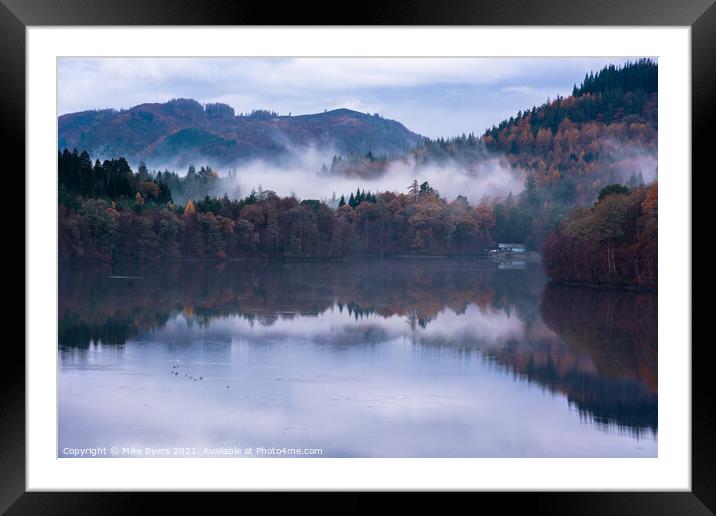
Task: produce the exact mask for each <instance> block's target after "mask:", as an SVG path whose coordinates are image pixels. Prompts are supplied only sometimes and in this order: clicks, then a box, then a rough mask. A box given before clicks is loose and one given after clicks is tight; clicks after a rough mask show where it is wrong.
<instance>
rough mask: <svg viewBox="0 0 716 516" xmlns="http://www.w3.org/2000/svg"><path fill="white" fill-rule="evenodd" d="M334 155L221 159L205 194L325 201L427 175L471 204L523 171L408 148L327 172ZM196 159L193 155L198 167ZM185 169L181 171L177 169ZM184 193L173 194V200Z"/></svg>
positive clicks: (404, 186)
mask: <svg viewBox="0 0 716 516" xmlns="http://www.w3.org/2000/svg"><path fill="white" fill-rule="evenodd" d="M336 155H338V153H337V152H336V151H334V150H333V149H331V148H321V149H319V148H316V147H312V146H307V147H302V148H292V149H291V152H290V154H289V156H290V157H289V158H288V159H282V160H281V161H280V162H269V161H266V160H252V161H248V162H241V163H236V164H228V165H227V164H224V165H223V166H221V167H220V168H215V169H214V170H215V171H216V172H217V173H218V174H219V176H220V178H221V180H220V181H218V182H217V183H216V184H214V185H212V186H210V187H209V189H208V190H207V194H208V195H213V196H223V195H224V194H227V195H228V196H229V197H230V198H243V197H246V196H248V195H249V194H250V193H251V192H252V191H260V190H264V191H266V190H271V191H273V192H275V193H276V194H277V195H279V196H282V197H285V196H291V195H295V196H296V197H297V198H299V199H319V200H323V201H327V202H330V200H331V199H333V196H334V194H335V198H336V199H340V197H341V195H345V197H346V199H347V198H348V197H349V196H350V194H351V193H354V192H355V191H356V190H357V189H360V190H364V191H370V192H372V193H379V192H385V191H390V192H395V193H406V192H407V190H408V188H409V186H410V185H411V184H412V183H413V181H415V180H417V181H418V183H419V184H422V183H423V182H424V181H427V182H428V183H429V184H430V186H431V187H433V188H434V189H436V190H437V191H438V192H439V194H440V195H441V196H442V197H444V198H446V199H447V200H448V201H452V200H454V199H455V198H456V197H457V196H458V195H464V196H465V197H467V199H468V201H470V202H471V203H472V204H477V203H478V202H479V201H480V200H481V199H482V198H483V197H486V196H487V197H490V198H491V199H498V198H505V197H507V196H508V195H509V194H510V193H512V195H517V194H518V193H520V192H521V191H522V190H523V181H524V177H525V175H526V174H525V173H524V172H522V171H520V170H517V169H513V168H512V167H511V166H510V165H509V164H507V162H506V160H503V159H501V158H499V157H493V156H486V157H485V158H484V159H481V160H478V161H477V162H473V163H471V165H470V166H469V168H468V167H466V166H465V165H463V164H460V163H457V162H455V161H446V162H443V163H440V164H428V165H425V164H417V163H416V162H415V159H414V157H413V156H412V154H409V155H408V156H407V157H404V158H401V159H394V160H392V161H390V162H389V163H388V165H387V167H386V168H385V169H384V170H383V171H382V172H374V173H370V174H363V175H359V174H344V173H337V172H334V173H331V172H330V168H331V162H332V160H333V157H334V156H336ZM199 163H200V161H199V160H197V167H198V166H199ZM180 174H181V175H185V174H186V172H185V171H183V173H180ZM186 200H187V199H181V198H175V201H177V202H180V203H181V202H185V201H186Z"/></svg>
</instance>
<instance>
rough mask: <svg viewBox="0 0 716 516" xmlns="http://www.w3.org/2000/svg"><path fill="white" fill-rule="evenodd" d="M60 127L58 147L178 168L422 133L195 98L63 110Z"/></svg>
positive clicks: (359, 146)
mask: <svg viewBox="0 0 716 516" xmlns="http://www.w3.org/2000/svg"><path fill="white" fill-rule="evenodd" d="M58 133H59V140H58V148H59V150H62V149H63V148H65V147H67V148H70V149H72V148H78V149H84V150H87V151H88V152H89V153H91V154H92V155H93V156H96V157H99V158H103V159H104V158H117V157H119V156H123V157H124V158H126V159H127V160H129V161H131V162H133V163H137V162H138V161H140V160H143V161H146V162H147V163H149V164H150V166H153V167H160V166H161V167H163V166H167V165H168V166H172V167H177V168H180V169H185V168H186V167H187V166H188V165H190V164H191V163H196V162H197V161H200V162H202V163H206V164H209V165H213V166H217V165H228V164H231V165H233V166H235V165H236V164H237V163H241V162H245V161H248V160H252V159H263V160H271V161H281V160H286V159H289V158H291V157H292V154H293V153H294V152H295V150H296V148H305V147H309V146H313V147H325V148H331V149H334V150H336V151H338V152H339V153H341V154H344V155H346V156H348V155H352V154H357V155H360V156H363V155H365V154H366V153H368V152H370V151H372V152H374V153H376V154H391V155H393V154H401V153H403V152H405V151H407V150H409V149H411V148H413V147H414V146H415V144H416V142H417V141H418V139H419V138H420V136H419V135H417V134H415V133H413V132H411V131H409V130H408V129H406V128H405V127H404V126H403V125H402V124H400V123H399V122H396V121H394V120H388V119H386V118H383V117H381V116H379V115H377V114H372V115H368V114H366V113H359V112H357V111H352V110H349V109H336V110H332V111H327V112H324V113H316V114H310V115H301V116H291V115H290V114H289V115H284V116H281V115H279V114H278V113H275V112H272V111H267V110H255V111H252V112H251V113H248V114H243V113H240V114H238V115H236V114H235V113H234V109H233V108H232V107H230V106H228V105H226V104H207V105H202V104H200V103H199V102H197V101H195V100H191V99H174V100H171V101H169V102H165V103H162V104H159V103H155V104H141V105H139V106H134V107H132V108H130V109H127V110H121V111H116V110H113V109H106V110H98V111H82V112H79V113H70V114H66V115H62V116H60V117H59V119H58Z"/></svg>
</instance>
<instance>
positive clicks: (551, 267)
mask: <svg viewBox="0 0 716 516" xmlns="http://www.w3.org/2000/svg"><path fill="white" fill-rule="evenodd" d="M657 208H658V185H657V183H654V184H653V185H652V186H650V187H648V188H637V189H634V190H632V191H630V190H629V189H628V188H625V187H623V186H611V187H609V188H607V189H605V190H604V191H603V192H602V195H600V200H599V201H598V202H597V203H596V204H595V205H594V206H593V207H592V208H577V209H575V210H574V211H573V212H572V213H571V214H570V215H569V216H568V217H567V218H565V219H564V220H563V221H562V222H561V223H560V224H559V225H558V226H557V228H556V229H555V231H554V232H552V233H551V234H550V235H549V236H548V237H547V239H546V240H545V242H544V245H543V247H542V261H543V267H544V270H545V272H546V273H547V275H548V276H549V277H550V278H552V279H554V280H557V281H562V282H576V283H586V284H592V285H614V286H627V287H640V288H656V287H657V284H658V274H657V273H658V269H657V258H658V213H657V211H658V210H657Z"/></svg>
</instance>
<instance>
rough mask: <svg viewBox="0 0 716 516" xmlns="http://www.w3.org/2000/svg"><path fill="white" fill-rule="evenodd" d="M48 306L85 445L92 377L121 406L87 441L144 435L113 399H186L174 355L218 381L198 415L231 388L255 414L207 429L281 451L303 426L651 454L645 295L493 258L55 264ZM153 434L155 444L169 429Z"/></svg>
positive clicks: (513, 448)
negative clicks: (55, 285) (267, 440)
mask: <svg viewBox="0 0 716 516" xmlns="http://www.w3.org/2000/svg"><path fill="white" fill-rule="evenodd" d="M59 301H60V303H59V312H60V313H59V342H60V373H61V375H60V380H61V381H60V440H61V442H66V443H73V445H74V443H77V442H80V441H82V440H83V439H85V440H86V439H87V437H88V432H89V431H90V430H89V429H88V428H87V427H85V428H83V429H81V427H82V426H83V425H82V422H81V420H82V419H83V418H89V417H94V418H95V419H97V414H93V415H92V416H90V415H89V414H87V413H85V409H84V408H83V407H84V405H81V404H79V403H78V402H77V400H76V399H75V398H73V396H81V397H87V396H88V395H87V393H86V392H85V389H92V388H93V387H96V386H97V382H102V383H103V385H105V387H106V391H105V394H106V395H107V396H111V397H112V399H115V400H118V402H117V405H116V407H117V409H116V413H106V414H104V417H105V423H106V424H105V425H104V426H103V425H102V424H101V422H102V420H103V418H101V417H100V418H99V422H98V423H97V424H98V427H97V428H96V429H95V433H98V432H105V431H106V432H109V433H110V434H111V435H112V438H113V439H121V438H124V439H125V440H126V439H130V440H131V439H132V438H137V439H139V436H138V435H137V431H136V429H135V430H131V429H127V428H125V429H124V430H122V431H121V432H120V431H119V430H118V429H117V428H116V426H117V423H116V421H115V420H116V418H118V417H119V418H120V419H121V417H120V415H121V416H122V417H126V416H127V414H124V413H123V411H125V410H126V411H128V412H131V411H133V410H136V406H135V408H131V407H130V406H126V407H125V406H124V405H123V402H124V401H126V400H131V399H132V394H131V393H132V392H133V389H137V390H138V393H139V392H141V393H142V399H144V400H145V402H146V403H147V404H148V405H152V404H154V403H155V402H157V401H158V399H155V397H157V396H158V397H161V401H162V403H163V404H166V403H174V402H176V403H179V402H180V401H181V400H182V399H183V401H184V402H187V400H188V399H193V397H194V396H196V395H197V394H196V393H197V392H198V391H197V390H196V389H194V390H192V391H186V390H185V389H186V388H188V387H187V386H188V385H192V388H193V387H195V385H194V383H195V382H194V381H193V380H192V381H190V382H189V383H187V384H186V385H184V386H183V387H181V389H179V388H178V386H179V385H181V384H178V383H176V381H179V378H178V376H179V375H171V376H172V377H171V379H170V378H168V377H169V376H170V370H171V368H170V366H169V365H167V364H170V363H171V364H174V366H177V367H179V365H181V368H182V369H181V371H182V372H181V374H182V375H187V376H186V377H185V376H181V379H190V378H189V377H190V376H194V375H196V376H197V377H198V375H199V374H200V373H199V371H201V372H202V373H201V374H203V376H202V380H201V382H200V383H201V384H202V387H201V389H215V390H214V391H211V392H212V394H211V395H210V396H211V403H209V405H207V399H205V398H201V403H202V408H201V409H200V410H201V411H202V413H203V414H204V417H205V418H208V419H209V420H211V419H212V418H215V417H216V414H217V413H225V412H226V410H227V408H230V410H231V411H236V413H237V414H238V410H239V407H238V406H237V405H231V406H230V407H227V406H226V405H225V402H222V401H220V400H219V399H218V398H217V392H218V391H217V390H216V389H219V388H222V389H228V385H224V384H226V383H229V384H231V393H232V394H231V395H232V396H240V399H241V401H242V404H243V405H242V407H243V410H249V409H250V411H251V421H252V422H251V424H247V422H246V419H245V418H241V423H240V428H237V426H236V425H233V426H232V425H222V424H217V425H216V426H215V427H212V428H213V430H212V432H213V433H212V435H214V436H215V437H216V435H221V436H223V437H225V438H229V437H232V438H236V437H237V435H240V436H241V437H242V438H243V439H250V438H254V439H256V438H258V437H257V436H266V435H272V438H274V439H275V440H277V441H281V442H283V441H282V439H283V438H282V437H281V436H280V435H279V433H280V432H279V433H277V432H278V430H279V427H280V428H284V427H285V426H286V425H288V427H293V425H294V424H298V423H296V421H303V423H301V424H303V425H306V426H305V428H309V427H310V428H312V433H311V436H313V437H312V439H313V440H314V441H321V442H331V443H332V444H331V446H329V454H330V455H338V456H577V455H578V456H604V455H607V456H631V455H650V456H654V455H655V454H656V433H657V382H656V378H657V338H656V329H657V322H656V314H657V312H656V296H655V294H651V293H634V292H621V291H597V290H592V289H582V288H574V287H564V286H557V285H552V284H545V280H544V277H543V275H542V274H541V272H540V271H539V269H538V268H535V267H530V266H527V267H525V268H524V269H521V268H520V269H500V268H499V267H498V266H497V265H496V264H494V263H491V262H488V261H479V260H465V261H462V260H424V261H423V260H361V261H355V262H305V263H299V262H282V263H276V262H254V263H249V262H247V263H233V264H221V265H206V264H196V263H192V264H171V265H168V266H162V267H153V266H145V267H126V268H115V269H114V270H110V269H96V270H90V271H88V270H86V269H85V270H71V269H64V270H61V271H60V300H59ZM172 367H173V366H172ZM190 369H191V370H192V371H194V372H193V373H190V372H189V371H190ZM113 371H114V373H113ZM506 373H507V374H506ZM114 375H116V377H115V376H114ZM127 375H135V376H134V377H133V378H135V380H136V379H137V378H145V377H149V376H151V377H152V378H153V379H152V380H151V383H149V380H147V381H146V382H148V383H146V385H145V384H142V385H140V386H136V385H132V384H131V383H128V382H127V381H126V379H127ZM155 376H156V377H158V378H161V382H160V381H159V380H157V379H154V377H155ZM175 376H176V377H177V378H176V379H175ZM115 380H116V382H115ZM172 380H175V383H174V384H170V383H167V382H170V381H172ZM190 380H191V379H190ZM136 381H140V380H136ZM141 381H144V380H141ZM311 386H312V387H320V389H319V390H318V391H315V390H313V388H312V387H311ZM158 387H161V388H163V389H169V390H171V392H173V394H171V395H170V394H167V393H166V392H165V393H164V394H157V388H158ZM197 388H198V387H197ZM152 389H153V390H152ZM174 389H179V390H178V391H176V392H174ZM325 390H329V391H330V392H331V393H333V394H332V395H330V396H328V397H326V395H325V394H324V392H325ZM202 392H203V391H202ZM299 392H301V393H302V396H301V398H300V401H298V400H297V396H298V393H299ZM417 392H420V393H421V394H420V395H419V396H418V395H417V394H416V393H417ZM78 393H81V395H78ZM178 393H183V394H182V395H186V398H181V396H180V397H179V398H178V399H175V398H173V397H172V396H179V394H178ZM387 393H390V394H387ZM411 393H412V394H411ZM543 393H548V394H549V396H547V397H545V394H543ZM207 395H208V394H207ZM223 395H225V393H223V394H222V396H223ZM399 396H402V397H399ZM534 396H539V397H538V398H534ZM89 397H90V398H91V397H92V396H89ZM358 399H360V400H362V401H361V402H360V403H359V404H358V405H356V406H354V404H355V403H357V402H356V400H358ZM526 399H530V401H529V402H527V401H526ZM561 400H564V402H565V403H566V405H561V404H560V402H561ZM88 401H89V400H88ZM94 401H97V400H96V399H95V400H94ZM234 401H236V399H234ZM198 402H199V400H198V399H197V403H198ZM259 402H260V403H259ZM408 402H410V403H411V404H412V405H406V404H408ZM257 403H259V404H260V406H263V407H266V404H267V403H268V404H269V405H271V404H273V408H272V409H271V410H268V409H265V410H264V409H260V408H259V407H257V405H256V404H257ZM212 404H216V406H213V405H212ZM129 405H131V403H130V404H129ZM533 405H534V407H533ZM411 407H412V408H411ZM528 407H529V408H528ZM559 407H565V408H567V410H565V408H559ZM359 408H360V410H359ZM368 408H369V409H370V410H371V411H372V415H373V417H374V418H376V419H374V420H373V426H372V427H371V428H370V429H367V428H365V429H364V432H363V434H360V435H354V433H353V432H352V431H348V430H347V428H346V427H341V428H335V429H334V434H331V435H330V436H329V435H328V434H329V433H330V432H329V429H330V428H331V427H332V426H334V425H335V424H336V422H335V421H334V420H333V418H334V417H336V416H338V415H340V416H341V417H342V418H343V419H344V420H345V421H346V422H352V423H353V424H354V425H362V424H365V423H366V422H367V421H368V420H369V419H366V416H365V415H364V414H361V413H360V411H361V410H366V409H368ZM418 408H419V410H418V413H419V416H420V417H419V421H418V422H417V423H416V421H412V418H415V417H417V416H416V413H415V410H417V409H418ZM533 408H535V409H537V408H538V409H539V410H538V411H536V412H535V413H534V414H533V415H532V416H531V419H530V414H531V410H532V409H533ZM147 417H148V418H149V420H148V421H145V423H146V424H147V425H148V426H152V425H156V424H157V423H156V422H155V421H153V420H152V419H151V418H152V416H151V413H149V414H148V415H147ZM176 417H178V416H172V417H165V418H164V419H165V420H167V421H168V424H172V425H174V424H178V421H176V420H175V419H173V418H176ZM237 417H238V416H237ZM180 419H181V418H180ZM109 421H113V422H114V423H113V424H114V427H113V429H112V430H111V431H109V430H108V427H109V426H110V425H109ZM182 421H183V419H182ZM271 421H273V423H271ZM279 421H280V422H279ZM411 421H412V425H411ZM488 421H489V424H488ZM319 422H321V424H320V425H319V424H318V423H319ZM182 424H184V425H185V426H186V422H183V423H182ZM237 424H238V423H237ZM415 424H418V428H420V429H421V430H420V431H418V435H415V436H413V437H411V438H410V439H409V438H408V437H407V436H408V435H413V433H414V432H415V431H416V427H415ZM515 424H517V427H518V428H522V430H517V429H515V428H516V427H515ZM272 425H273V426H272ZM276 425H278V426H276ZM281 425H283V426H281ZM316 425H318V428H320V430H318V428H317V427H316ZM485 425H487V428H486V427H485ZM120 426H121V425H120ZM160 426H161V429H160V430H157V432H160V434H162V435H164V436H165V437H164V439H165V440H166V439H169V440H171V438H170V437H169V436H167V433H170V434H172V433H175V432H177V429H176V428H172V429H168V428H167V425H160ZM299 427H300V425H299ZM144 431H145V430H142V432H144ZM122 432H124V434H123V433H122ZM183 432H184V433H188V434H192V433H197V434H202V433H203V435H204V437H206V431H205V429H204V430H201V431H199V430H193V431H192V430H190V429H186V428H185V429H184V431H183ZM475 433H477V434H479V435H473V434H475ZM181 434H182V432H179V435H181ZM458 434H459V435H458ZM142 435H144V434H143V433H142ZM366 435H368V436H371V439H370V442H371V444H370V446H368V444H367V443H366V442H365V439H366ZM251 436H253V437H251ZM420 436H422V438H420ZM450 436H452V437H450ZM470 436H471V437H470ZM510 436H511V437H510ZM555 436H556V437H557V439H556V440H555V441H554V443H552V444H546V443H547V442H551V440H552V439H554V438H555ZM194 437H196V436H194ZM458 437H460V441H459V442H461V443H462V444H461V445H459V446H458V444H452V445H450V444H448V443H449V439H450V438H453V439H455V438H458ZM156 439H157V437H156V436H154V437H152V438H149V437H148V436H147V435H144V437H143V438H142V439H141V440H142V442H146V441H147V440H150V441H151V440H155V441H156ZM293 439H294V440H295V439H296V437H295V436H293ZM302 439H303V441H302V440H301V439H298V441H301V442H304V441H305V442H309V441H311V442H312V439H311V438H308V437H307V436H304V437H303V438H302ZM438 441H439V442H441V443H443V444H440V445H438V444H436V443H437V442H438ZM157 442H159V441H157ZM294 442H295V441H294ZM376 443H383V446H378V445H377V444H376ZM389 443H390V445H389ZM649 443H651V444H649ZM314 444H315V442H314ZM319 444H320V443H319Z"/></svg>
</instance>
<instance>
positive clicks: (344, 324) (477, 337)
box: [152, 305, 523, 349]
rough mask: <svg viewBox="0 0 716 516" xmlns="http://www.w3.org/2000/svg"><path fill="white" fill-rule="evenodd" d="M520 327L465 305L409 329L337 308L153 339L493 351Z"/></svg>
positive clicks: (171, 329) (183, 329)
mask: <svg viewBox="0 0 716 516" xmlns="http://www.w3.org/2000/svg"><path fill="white" fill-rule="evenodd" d="M522 326H523V323H522V322H521V321H520V319H519V318H518V317H517V316H515V315H512V316H510V315H508V314H507V313H506V312H505V311H503V310H496V309H495V310H492V309H491V310H487V311H484V312H483V311H481V310H480V309H479V308H478V307H477V306H475V305H469V306H468V307H467V309H466V310H465V312H463V313H461V314H457V313H455V312H453V311H452V310H449V309H446V310H442V311H441V312H440V313H439V314H438V315H437V316H436V317H435V318H433V319H432V320H431V321H430V323H429V324H426V325H425V326H424V327H421V326H420V325H412V324H410V318H406V317H402V316H398V315H393V316H387V317H386V316H379V315H364V316H361V317H356V316H354V315H352V314H351V313H349V312H348V310H347V309H344V310H339V308H338V305H334V307H333V308H332V309H330V310H327V311H325V312H323V313H321V314H320V316H318V317H315V316H314V317H311V316H301V315H292V316H289V317H281V316H278V317H277V318H276V319H274V320H272V321H271V323H270V324H261V323H259V324H254V321H252V320H247V319H245V318H241V317H227V318H218V319H214V320H212V322H211V324H210V325H208V326H206V327H195V326H190V325H188V324H187V320H186V319H185V318H184V316H183V315H178V316H177V318H176V319H175V320H174V321H171V322H169V323H167V325H166V327H165V328H164V329H162V330H159V331H157V332H156V333H155V334H154V335H153V336H152V339H159V340H171V341H174V342H191V341H193V340H194V339H196V338H199V337H200V338H202V339H206V340H211V341H227V340H234V339H235V340H243V341H247V342H258V343H264V342H268V341H272V342H276V341H287V340H298V341H305V342H317V343H325V344H346V343H357V344H360V343H364V342H373V343H376V342H388V341H391V340H395V339H405V340H408V341H410V342H414V343H420V344H445V345H460V346H471V347H474V348H475V349H478V348H479V347H481V346H494V345H497V344H500V343H504V342H506V341H507V340H510V339H520V338H522V337H523V328H522Z"/></svg>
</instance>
